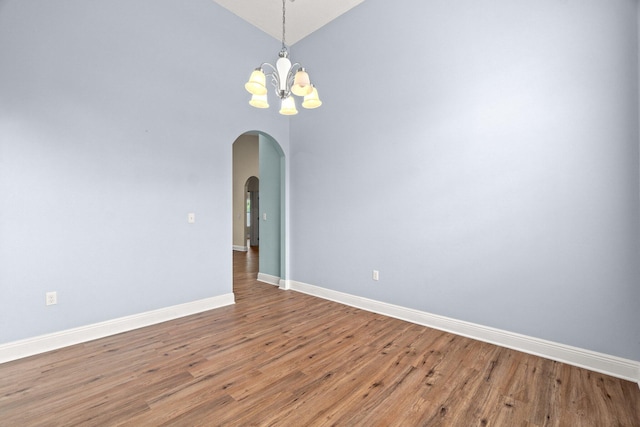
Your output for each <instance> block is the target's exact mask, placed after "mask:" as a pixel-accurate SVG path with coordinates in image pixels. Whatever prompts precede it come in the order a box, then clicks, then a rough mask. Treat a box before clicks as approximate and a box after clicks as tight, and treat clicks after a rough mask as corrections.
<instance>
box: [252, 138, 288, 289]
mask: <svg viewBox="0 0 640 427" xmlns="http://www.w3.org/2000/svg"><path fill="white" fill-rule="evenodd" d="M258 139H259V146H260V160H259V162H260V212H261V215H260V273H263V274H268V275H270V276H274V277H283V276H282V275H281V270H282V269H281V259H282V252H281V249H282V244H281V241H282V224H281V218H282V215H281V212H282V210H281V204H282V192H281V164H282V163H283V162H284V159H283V152H282V150H281V149H280V147H279V146H278V144H277V143H276V142H275V141H273V139H271V138H270V137H268V136H266V135H262V134H260V135H259V138H258ZM265 214H266V216H267V218H266V219H265V218H264V215H265Z"/></svg>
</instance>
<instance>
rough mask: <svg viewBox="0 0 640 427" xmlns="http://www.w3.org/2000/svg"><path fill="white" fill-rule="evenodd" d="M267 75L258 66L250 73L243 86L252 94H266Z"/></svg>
mask: <svg viewBox="0 0 640 427" xmlns="http://www.w3.org/2000/svg"><path fill="white" fill-rule="evenodd" d="M266 81H267V77H266V76H265V75H264V72H263V71H262V69H260V68H256V69H255V70H253V72H252V73H251V76H250V77H249V81H248V82H247V83H245V85H244V88H245V89H246V90H247V92H249V93H250V94H252V95H266V94H267V85H266Z"/></svg>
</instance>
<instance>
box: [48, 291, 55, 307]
mask: <svg viewBox="0 0 640 427" xmlns="http://www.w3.org/2000/svg"><path fill="white" fill-rule="evenodd" d="M46 298H47V299H46V303H47V305H54V304H57V303H58V293H57V292H47V296H46Z"/></svg>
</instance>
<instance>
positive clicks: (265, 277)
mask: <svg viewBox="0 0 640 427" xmlns="http://www.w3.org/2000/svg"><path fill="white" fill-rule="evenodd" d="M258 282H264V283H268V284H270V285H274V286H280V278H279V277H276V276H272V275H270V274H265V273H258Z"/></svg>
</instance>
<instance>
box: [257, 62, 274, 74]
mask: <svg viewBox="0 0 640 427" xmlns="http://www.w3.org/2000/svg"><path fill="white" fill-rule="evenodd" d="M265 66H268V67H269V68H270V69H271V71H273V72H274V73H277V72H278V70H276V67H274V66H273V65H271V64H269V63H268V62H263V63H262V64H260V68H264V67H265ZM269 74H271V73H269Z"/></svg>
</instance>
